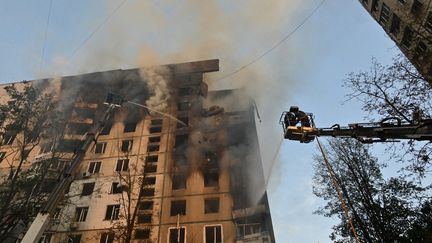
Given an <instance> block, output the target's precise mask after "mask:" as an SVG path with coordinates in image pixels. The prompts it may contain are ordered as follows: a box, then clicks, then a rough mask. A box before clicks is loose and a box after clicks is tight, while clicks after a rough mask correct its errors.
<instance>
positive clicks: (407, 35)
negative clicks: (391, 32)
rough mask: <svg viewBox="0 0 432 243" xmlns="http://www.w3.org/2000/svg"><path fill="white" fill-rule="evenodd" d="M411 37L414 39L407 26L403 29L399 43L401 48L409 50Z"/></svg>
mask: <svg viewBox="0 0 432 243" xmlns="http://www.w3.org/2000/svg"><path fill="white" fill-rule="evenodd" d="M413 37H414V32H413V31H412V30H411V28H409V27H408V26H407V27H405V31H404V34H403V37H402V42H401V44H402V46H403V47H405V48H406V49H409V48H411V45H412V40H413Z"/></svg>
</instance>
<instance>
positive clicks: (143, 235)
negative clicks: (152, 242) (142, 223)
mask: <svg viewBox="0 0 432 243" xmlns="http://www.w3.org/2000/svg"><path fill="white" fill-rule="evenodd" d="M149 238H150V230H149V229H137V230H135V239H137V240H145V239H149Z"/></svg>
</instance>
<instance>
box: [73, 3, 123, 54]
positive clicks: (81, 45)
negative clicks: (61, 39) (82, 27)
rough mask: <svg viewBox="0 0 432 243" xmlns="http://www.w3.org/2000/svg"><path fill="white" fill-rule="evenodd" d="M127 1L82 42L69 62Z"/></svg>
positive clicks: (115, 9) (118, 6) (116, 8)
mask: <svg viewBox="0 0 432 243" xmlns="http://www.w3.org/2000/svg"><path fill="white" fill-rule="evenodd" d="M126 1H127V0H123V1H122V2H121V3H119V5H117V7H115V8H114V9H113V11H111V13H110V14H109V15H108V16H107V17H106V18H105V19H104V20H103V21H102V22H101V23H100V24H99V25H98V26H96V28H95V29H94V30H93V31H92V32H91V33H90V35H88V36H87V38H85V39H84V40H83V41H82V42H81V44H80V45H79V46H78V47H77V48H75V50H73V52H72V54H71V55H70V57H69V59H68V61H70V60H71V59H72V58H73V57H74V56H75V55H76V54H77V53H78V51H79V50H80V49H81V48H82V47H83V46H85V44H87V42H88V41H89V40H90V39H91V38H92V37H93V36H94V35H95V34H96V32H98V31H99V30H100V29H101V28H102V27H103V26H104V25H105V24H106V23H107V22H108V21H109V20H110V19H111V17H112V16H114V14H115V13H116V12H117V11H118V10H119V9H120V8H121V7H122V6H123V5H124V4H125V3H126Z"/></svg>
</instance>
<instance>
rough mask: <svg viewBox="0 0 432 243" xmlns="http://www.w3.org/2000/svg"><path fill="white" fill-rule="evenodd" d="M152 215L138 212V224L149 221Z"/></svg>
mask: <svg viewBox="0 0 432 243" xmlns="http://www.w3.org/2000/svg"><path fill="white" fill-rule="evenodd" d="M151 221H152V215H151V214H148V213H146V214H138V224H146V223H151Z"/></svg>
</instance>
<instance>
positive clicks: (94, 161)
mask: <svg viewBox="0 0 432 243" xmlns="http://www.w3.org/2000/svg"><path fill="white" fill-rule="evenodd" d="M218 69H219V61H218V60H206V61H198V62H191V63H181V64H172V65H165V66H159V67H150V68H144V69H130V70H112V71H106V72H97V73H89V74H83V75H77V76H68V77H62V78H61V79H56V80H42V81H37V82H42V83H43V85H42V86H44V87H45V88H46V89H48V88H50V89H52V90H55V93H56V96H55V98H54V99H55V100H54V101H53V103H54V104H56V106H57V107H58V108H59V109H61V111H62V113H63V114H66V121H67V123H66V125H65V126H64V135H63V136H61V137H56V138H55V139H53V138H52V137H46V136H45V137H43V138H40V140H39V143H38V144H37V146H36V147H35V149H34V150H33V151H32V152H31V153H30V154H29V157H28V159H27V160H28V162H27V163H25V165H24V167H23V170H34V168H39V167H43V166H44V163H47V161H51V163H50V164H49V168H50V169H51V170H52V171H54V172H59V171H60V172H61V171H63V170H64V169H65V168H67V166H68V163H69V161H70V158H71V157H72V154H73V153H74V151H75V150H76V149H77V148H78V145H79V144H80V142H81V139H82V137H83V135H84V134H85V133H87V132H89V131H90V130H91V129H92V127H93V126H94V124H95V123H97V122H98V119H100V117H101V115H102V114H103V113H104V111H105V109H106V106H104V104H103V103H104V99H105V97H106V95H107V93H110V92H111V93H116V94H118V95H120V96H122V97H123V98H124V99H125V100H128V101H131V102H124V103H123V104H122V106H121V107H119V108H118V109H117V110H116V113H115V115H114V116H113V117H112V118H111V119H110V120H109V121H108V122H107V123H106V124H105V126H104V129H103V131H102V132H101V134H100V136H99V137H98V139H97V140H96V141H95V142H94V144H93V145H92V146H91V148H90V149H89V150H88V151H86V155H85V157H84V159H83V161H82V162H81V164H80V166H79V169H78V170H77V171H75V173H74V178H75V179H74V181H73V183H72V184H71V186H70V188H69V190H68V191H67V193H66V194H65V197H64V200H62V202H61V204H60V205H58V210H57V212H56V213H55V214H54V215H53V219H52V221H51V222H52V223H51V225H50V227H49V230H47V231H46V232H45V233H44V235H43V239H42V241H41V242H70V243H78V242H101V243H102V242H103V243H109V242H126V241H127V240H129V239H130V240H131V242H158V243H159V242H160V243H174V242H175V243H180V242H181V243H183V242H190V243H193V242H203V243H222V242H227V243H231V242H233V243H234V242H238V243H240V242H255V243H264V242H268V243H271V242H275V239H274V235H273V228H272V223H271V217H270V211H269V205H268V201H267V196H266V192H265V182H264V176H263V171H262V165H261V158H260V154H259V147H258V138H257V133H256V129H255V122H254V107H253V105H252V104H253V103H252V102H250V100H249V98H248V97H247V96H245V95H244V94H243V93H242V91H241V90H221V91H208V86H207V84H206V83H205V82H204V81H203V80H204V75H206V73H208V72H214V71H218ZM34 82H36V81H34ZM17 85H18V84H17ZM5 86H7V85H5ZM140 105H141V106H140ZM142 105H144V106H142ZM5 139H8V138H7V137H6V135H5V137H4V138H3V140H5ZM9 140H10V139H9ZM9 140H7V141H6V142H7V143H3V145H2V146H1V147H0V150H1V154H3V157H2V159H3V161H2V162H0V173H2V174H5V175H6V174H10V171H12V170H13V169H14V166H13V165H14V160H16V159H17V156H18V157H19V155H16V156H10V154H12V153H14V151H16V149H15V150H14V146H18V145H16V144H17V143H18V144H19V141H17V140H19V135H18V134H16V136H15V138H14V141H12V142H10V141H9ZM53 159H54V160H55V163H53V162H52V161H53ZM55 175H58V174H55ZM44 181H45V182H44V184H45V185H46V186H43V187H42V186H41V187H40V190H39V191H38V192H36V193H46V194H47V195H48V194H49V193H51V192H52V188H53V185H55V184H56V177H55V176H53V177H50V176H47V177H46V178H45V179H44ZM26 227H27V226H26V225H24V226H23V229H21V231H20V230H15V231H17V232H21V234H20V235H21V236H22V234H23V233H24V232H25V228H26ZM20 235H18V236H17V237H18V238H19V237H21V236H20Z"/></svg>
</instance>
